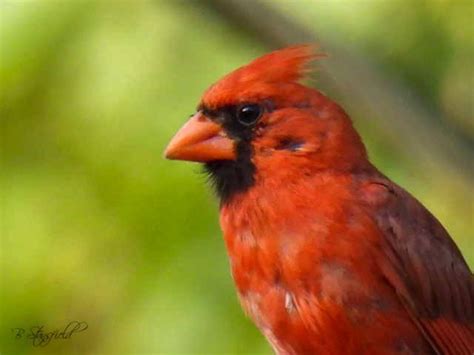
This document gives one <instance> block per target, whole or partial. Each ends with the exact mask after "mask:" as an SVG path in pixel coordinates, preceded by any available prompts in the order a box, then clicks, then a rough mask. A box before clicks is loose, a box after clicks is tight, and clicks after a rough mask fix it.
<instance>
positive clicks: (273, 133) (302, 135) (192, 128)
mask: <svg viewBox="0 0 474 355" xmlns="http://www.w3.org/2000/svg"><path fill="white" fill-rule="evenodd" d="M318 57H319V55H317V54H315V52H314V49H313V47H312V46H309V45H303V46H295V47H289V48H285V49H282V50H279V51H275V52H272V53H270V54H267V55H265V56H262V57H260V58H258V59H256V60H254V61H253V62H251V63H250V64H248V65H246V66H243V67H241V68H239V69H237V70H235V71H233V72H231V73H230V74H228V75H226V76H225V77H224V78H222V79H221V80H220V81H218V82H217V83H215V84H214V85H212V86H211V87H210V88H209V89H208V90H207V91H206V92H205V93H204V95H203V97H202V99H201V101H200V103H199V105H198V108H197V112H196V113H195V114H194V115H193V116H192V117H191V118H190V120H189V121H188V122H187V123H186V124H185V125H184V126H183V127H182V128H181V129H180V131H179V132H178V133H177V134H176V135H175V136H174V138H173V139H172V140H171V142H170V143H169V145H168V147H167V148H166V152H165V156H166V157H167V158H168V159H178V160H189V161H195V162H201V163H204V164H205V168H206V170H207V172H208V173H209V174H210V176H211V178H212V180H213V182H214V185H215V187H216V190H217V192H218V194H219V196H220V197H221V200H223V201H225V200H227V199H229V198H230V197H232V196H233V195H235V194H236V193H240V192H243V191H245V190H247V189H248V188H250V187H251V186H252V185H253V184H255V183H256V181H258V180H259V179H265V178H272V179H278V178H281V179H283V180H284V179H285V178H291V179H292V180H294V179H298V178H299V177H301V178H303V177H304V176H310V175H311V174H312V173H314V172H316V171H321V170H324V169H335V170H351V169H358V168H361V167H363V165H365V164H366V163H367V157H366V152H365V148H364V146H363V144H362V142H361V140H360V138H359V136H358V134H357V133H356V132H355V130H354V129H353V127H352V123H351V121H350V119H349V118H348V117H347V115H346V114H345V113H344V111H343V110H342V109H341V108H340V107H339V106H338V105H337V104H336V103H334V102H333V101H331V100H330V99H328V98H327V97H326V96H324V95H323V94H321V93H320V92H318V91H317V90H315V89H312V88H309V87H307V86H304V85H302V84H301V83H299V81H300V80H301V79H302V78H303V77H304V76H305V74H307V73H308V71H309V67H308V65H309V64H310V63H311V61H312V60H314V59H316V58H318Z"/></svg>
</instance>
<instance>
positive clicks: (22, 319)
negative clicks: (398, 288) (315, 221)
mask: <svg viewBox="0 0 474 355" xmlns="http://www.w3.org/2000/svg"><path fill="white" fill-rule="evenodd" d="M473 4H474V3H473V2H472V1H470V0H465V1H463V0H453V1H441V0H440V1H411V0H380V1H375V0H374V1H370V0H356V1H350V0H335V1H329V0H322V1H290V0H278V1H257V0H254V1H251V0H246V1H237V0H228V1H217V0H216V1H211V0H209V1H173V0H168V1H164V0H156V1H153V0H147V1H139V0H136V1H132V0H128V1H127V0H117V1H113V0H109V1H66V0H55V1H53V0H50V1H26V0H25V1H13V0H2V1H0V11H1V12H0V50H1V52H0V55H1V56H0V91H1V97H0V122H1V136H0V142H1V167H0V196H1V200H0V203H1V205H0V208H1V230H0V231H1V260H0V262H1V264H0V265H1V330H0V331H1V333H0V334H1V335H0V340H1V349H0V351H1V353H2V354H30V353H58V354H99V353H100V354H159V353H160V354H165V353H168V354H198V353H200V354H211V353H227V354H231V353H259V354H270V353H271V351H270V348H269V347H268V346H267V345H266V343H265V341H264V340H263V338H262V337H261V336H260V334H259V333H258V332H257V330H256V329H255V328H254V326H253V325H252V324H251V323H250V321H249V320H247V319H246V318H245V317H244V316H243V313H242V312H241V310H240V307H239V305H238V301H237V299H236V296H235V294H234V289H233V284H232V280H231V277H230V274H229V266H228V264H227V258H226V253H225V250H224V244H223V242H222V238H221V234H220V231H219V226H218V212H217V207H218V206H217V203H216V201H215V199H214V197H213V196H212V192H211V191H210V189H209V188H208V187H206V186H205V177H204V176H203V175H202V174H200V169H199V167H198V166H197V165H193V164H186V163H182V162H171V161H165V160H164V159H163V158H162V152H163V149H164V147H165V145H166V143H167V141H168V140H169V139H170V137H171V136H172V135H173V133H174V132H175V131H176V130H177V129H178V128H179V127H180V125H181V124H182V123H183V122H184V121H185V120H186V119H187V117H188V116H189V115H190V114H191V113H192V112H193V111H194V109H195V106H196V104H197V102H198V99H199V97H200V94H201V93H202V92H203V90H204V89H206V88H207V87H208V86H209V85H210V84H211V83H213V82H214V81H216V80H217V79H218V78H219V77H220V76H222V75H223V74H225V73H227V72H229V71H230V70H232V69H234V68H236V67H238V66H240V65H243V64H245V63H247V62H248V61H249V60H251V59H253V58H255V57H257V56H259V55H261V54H263V53H265V52H267V51H269V50H271V49H275V48H278V47H282V46H284V45H286V44H288V43H301V42H308V41H309V42H316V43H319V44H320V46H321V51H324V52H326V53H328V57H327V58H326V59H324V60H322V61H321V62H320V63H319V64H318V67H319V69H318V71H317V73H316V74H315V76H314V80H313V81H314V85H315V86H317V87H318V88H320V89H321V90H322V91H323V92H325V93H327V94H328V95H330V96H331V97H333V98H334V99H336V100H337V101H339V102H340V103H342V104H343V106H344V107H345V108H346V110H347V111H348V112H349V113H350V114H351V116H352V117H353V119H354V121H355V124H356V126H357V128H358V129H359V131H360V132H361V134H362V136H363V138H364V140H365V142H366V144H367V146H368V150H369V152H370V155H371V157H372V160H373V161H374V162H375V163H376V165H377V166H379V167H380V169H381V170H382V171H383V172H385V173H386V174H387V175H388V176H390V177H391V178H392V179H394V180H395V181H396V182H398V183H399V184H401V185H402V186H404V187H405V188H407V189H408V190H409V191H410V192H412V193H413V194H414V195H415V196H417V197H418V198H419V199H420V200H421V201H422V202H423V203H424V204H425V205H426V206H427V207H428V208H429V209H430V210H431V211H432V212H433V213H434V214H435V215H436V216H437V217H438V218H439V219H440V220H441V222H442V223H443V224H444V225H445V226H446V228H447V229H448V230H449V232H450V234H451V235H452V236H453V238H454V239H455V240H456V242H457V243H458V245H459V247H460V248H461V249H462V251H463V253H464V255H465V256H466V258H467V260H468V262H469V264H470V266H471V268H472V266H473V265H474V245H473V234H474V233H473V232H474V228H473V201H474V197H473V196H474V194H473V176H474V173H473V164H472V163H473V156H474V152H473V147H474V120H473V98H474V95H473V84H474V83H473V63H474V61H473V59H474V46H473V38H474V29H473V27H474V26H473V18H474V15H473V14H474V10H473V6H474V5H473ZM73 320H78V321H86V322H87V323H88V325H89V328H88V329H87V330H86V331H85V332H83V333H79V334H77V335H74V336H73V337H72V338H71V339H69V340H53V341H52V342H51V343H50V344H49V345H47V346H46V347H43V348H35V347H33V346H32V345H31V342H30V341H28V340H25V339H20V340H16V339H15V338H14V334H13V332H12V331H11V328H17V327H22V328H29V327H31V326H35V325H44V327H45V331H52V330H54V329H59V328H61V327H63V326H65V325H66V324H67V323H68V322H70V321H73Z"/></svg>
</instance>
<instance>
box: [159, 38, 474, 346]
mask: <svg viewBox="0 0 474 355" xmlns="http://www.w3.org/2000/svg"><path fill="white" fill-rule="evenodd" d="M317 57H318V55H317V54H315V51H314V49H313V47H312V46H309V45H302V46H294V47H289V48H285V49H282V50H279V51H275V52H273V53H270V54H267V55H265V56H263V57H260V58H258V59H256V60H254V61H253V62H251V63H250V64H248V65H246V66H243V67H241V68H239V69H237V70H235V71H234V72H231V73H230V74H228V75H227V76H225V77H224V78H222V79H221V80H220V81H218V82H217V83H216V84H214V85H212V86H211V87H210V88H209V89H208V90H207V91H206V92H205V93H204V95H203V97H202V99H201V101H200V103H199V106H198V108H197V112H196V114H195V115H193V116H192V117H191V119H190V120H189V121H188V122H187V123H186V124H185V125H184V126H183V127H182V128H181V130H180V131H179V132H178V133H177V134H176V135H175V137H174V138H173V139H172V141H171V142H170V143H169V145H168V147H167V149H166V152H165V156H166V157H167V158H169V159H179V160H188V161H194V162H201V163H204V166H205V169H206V171H207V172H208V173H209V175H210V177H211V180H212V182H213V185H214V187H215V190H216V192H217V195H218V196H219V198H220V224H221V227H222V230H223V233H224V237H225V243H226V247H227V251H228V254H229V259H230V265H231V270H232V275H233V278H234V281H235V284H236V287H237V293H238V297H239V299H240V302H241V304H242V306H243V308H244V310H245V311H246V313H247V314H248V315H249V316H250V317H251V319H252V320H253V322H254V323H255V324H256V326H257V327H258V328H259V329H260V331H261V332H262V333H263V334H264V336H265V337H266V338H267V340H268V341H269V343H270V344H271V346H272V347H273V349H274V351H275V352H276V353H278V354H466V355H468V354H469V355H470V354H474V278H473V275H472V273H471V271H470V270H469V267H468V265H467V263H466V261H465V260H464V259H463V256H462V254H461V253H460V251H459V249H458V248H457V247H456V245H455V243H454V242H453V240H452V239H451V237H450V236H449V235H448V233H447V232H446V230H445V229H444V228H443V226H442V225H441V224H440V223H439V222H438V221H437V219H436V218H435V217H434V216H433V215H432V214H430V212H428V210H427V209H426V208H425V207H423V205H422V204H421V203H420V202H418V201H417V200H416V199H415V198H414V197H412V196H411V195H410V194H409V193H408V192H406V191H405V190H403V189H402V188H401V187H399V186H397V185H396V184H395V183H394V182H392V181H391V180H389V179H388V178H387V177H385V176H384V175H383V174H382V173H380V172H379V171H378V170H377V169H376V168H375V167H374V166H373V165H372V164H371V163H370V162H369V160H368V158H367V153H366V149H365V147H364V144H363V143H362V141H361V138H360V136H359V135H358V134H357V132H356V131H355V129H354V128H353V126H352V123H351V120H350V118H349V117H348V115H347V114H346V113H345V112H344V110H343V109H342V108H341V107H340V106H339V105H337V104H336V103H334V102H333V101H331V100H330V99H329V98H328V97H326V96H324V95H323V94H321V93H320V92H319V91H317V90H315V89H313V88H310V87H307V86H304V85H302V84H301V83H300V80H301V79H302V78H304V76H305V75H306V73H307V72H308V70H307V69H308V64H309V63H310V62H311V61H312V60H314V59H315V58H317Z"/></svg>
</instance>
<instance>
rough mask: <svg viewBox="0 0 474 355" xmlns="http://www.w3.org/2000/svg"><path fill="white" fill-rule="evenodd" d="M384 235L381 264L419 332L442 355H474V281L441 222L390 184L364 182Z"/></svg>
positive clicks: (380, 257) (379, 261)
mask: <svg viewBox="0 0 474 355" xmlns="http://www.w3.org/2000/svg"><path fill="white" fill-rule="evenodd" d="M363 188H364V189H365V191H366V193H365V197H366V201H368V204H369V206H370V213H371V214H372V216H373V218H374V219H375V220H376V222H377V225H378V227H379V229H380V230H381V232H382V241H381V248H380V251H381V252H380V255H379V257H378V263H379V265H380V268H381V270H382V272H383V273H384V275H385V277H386V279H387V280H388V282H389V283H390V284H391V285H392V286H393V287H394V288H395V291H396V292H397V294H398V296H399V298H400V300H401V302H402V303H403V304H404V306H405V308H406V310H407V312H408V313H409V314H410V317H411V318H412V319H413V321H414V322H415V324H416V325H417V327H418V328H419V329H420V332H421V333H422V334H423V336H424V337H425V338H426V339H427V341H428V342H429V343H430V344H431V346H432V347H433V350H434V351H436V352H437V353H439V354H453V355H454V354H456V355H457V354H466V355H472V354H474V278H473V275H472V273H471V271H470V270H469V267H468V265H467V263H466V261H465V260H464V258H463V256H462V254H461V252H460V251H459V249H458V248H457V246H456V244H455V243H454V242H453V240H452V239H451V237H450V236H449V234H448V233H447V231H446V230H445V229H444V228H443V227H442V225H441V224H440V223H439V222H438V220H437V219H436V218H435V217H434V216H433V215H432V214H431V213H430V212H429V211H428V210H427V209H426V208H425V207H423V205H421V203H420V202H418V201H417V200H416V199H415V198H414V197H413V196H411V195H410V194H409V193H407V192H406V191H404V190H403V189H402V188H400V187H399V186H397V185H396V184H394V183H392V182H391V181H389V180H387V179H385V178H380V179H376V180H373V179H371V180H370V181H368V182H366V183H365V184H364V185H363Z"/></svg>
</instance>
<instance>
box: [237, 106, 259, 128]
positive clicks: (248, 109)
mask: <svg viewBox="0 0 474 355" xmlns="http://www.w3.org/2000/svg"><path fill="white" fill-rule="evenodd" d="M261 114H262V109H261V107H260V106H259V105H257V104H246V105H243V106H241V107H239V109H238V111H237V120H238V121H239V122H240V123H242V124H243V125H245V126H250V125H252V124H254V123H255V122H257V120H258V119H259V118H260V115H261Z"/></svg>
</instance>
